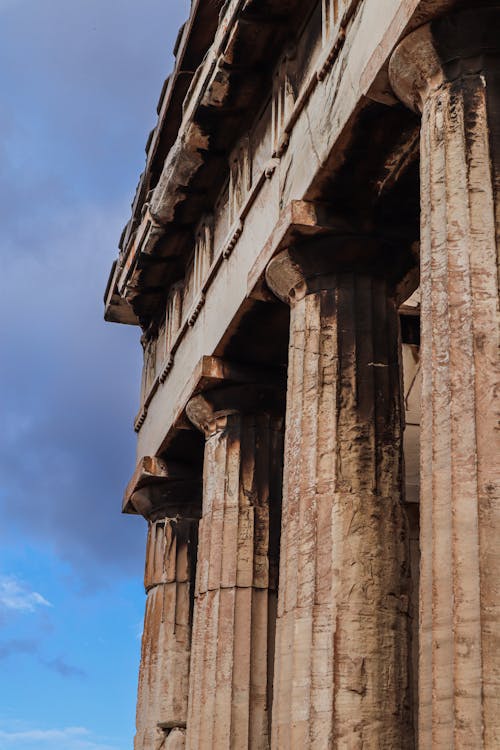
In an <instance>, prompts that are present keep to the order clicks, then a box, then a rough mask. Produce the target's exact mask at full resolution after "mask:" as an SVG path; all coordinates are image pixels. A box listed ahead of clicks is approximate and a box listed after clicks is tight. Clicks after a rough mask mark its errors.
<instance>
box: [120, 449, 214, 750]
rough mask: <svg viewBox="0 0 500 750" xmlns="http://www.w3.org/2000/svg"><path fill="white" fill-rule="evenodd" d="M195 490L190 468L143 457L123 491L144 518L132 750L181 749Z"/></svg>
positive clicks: (196, 505)
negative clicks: (140, 633) (141, 617)
mask: <svg viewBox="0 0 500 750" xmlns="http://www.w3.org/2000/svg"><path fill="white" fill-rule="evenodd" d="M200 490H201V481H200V480H198V479H197V478H196V474H195V473H194V472H193V469H192V468H190V467H187V466H183V465H180V464H172V463H171V462H170V463H167V462H165V461H162V460H161V459H158V458H149V457H148V458H145V459H143V461H142V462H141V464H140V465H139V467H138V469H137V471H136V473H135V475H134V478H133V479H132V482H131V484H130V485H129V488H128V489H127V494H126V497H127V499H128V500H129V501H130V503H131V505H132V506H133V508H134V509H135V510H136V512H138V513H141V514H142V515H144V517H145V518H146V520H147V521H148V539H147V547H146V567H145V574H144V586H145V589H146V594H147V600H146V613H145V617H144V630H143V636H142V648H141V663H140V669H139V690H138V696H137V712H136V727H137V732H136V736H135V740H134V750H183V748H184V745H185V731H186V722H187V703H188V690H189V662H190V653H191V624H192V599H193V587H194V577H195V568H196V548H197V536H198V518H199V515H200V510H201V502H200V501H201V497H200V494H201V492H200Z"/></svg>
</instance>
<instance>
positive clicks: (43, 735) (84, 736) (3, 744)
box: [0, 727, 117, 750]
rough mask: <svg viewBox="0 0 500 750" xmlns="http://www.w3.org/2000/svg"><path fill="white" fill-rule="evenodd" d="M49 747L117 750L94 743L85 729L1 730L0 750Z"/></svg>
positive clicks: (66, 749)
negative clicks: (39, 744)
mask: <svg viewBox="0 0 500 750" xmlns="http://www.w3.org/2000/svg"><path fill="white" fill-rule="evenodd" d="M38 743H42V744H43V745H47V746H48V748H49V749H50V750H117V748H116V747H115V746H112V745H108V744H103V743H101V742H99V741H94V740H93V739H92V738H91V733H90V731H89V730H88V729H85V728H84V727H66V728H64V729H23V730H17V731H5V730H0V750H10V749H11V748H23V747H24V748H28V747H29V748H31V747H35V746H36V747H38Z"/></svg>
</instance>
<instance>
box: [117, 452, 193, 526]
mask: <svg viewBox="0 0 500 750" xmlns="http://www.w3.org/2000/svg"><path fill="white" fill-rule="evenodd" d="M200 502H201V476H200V477H197V476H196V473H195V471H194V469H193V468H192V467H190V466H187V465H185V464H181V463H177V462H174V461H165V460H164V459H162V458H158V457H157V456H146V457H144V458H143V459H141V461H140V462H139V464H138V466H137V468H136V470H135V472H134V475H133V477H132V479H131V480H130V482H129V483H128V485H127V489H126V490H125V494H124V498H123V506H122V512H123V513H130V514H138V515H142V516H144V517H145V518H147V519H148V520H155V519H157V518H160V517H161V516H165V517H171V518H175V517H176V516H181V517H184V518H193V519H196V518H199V515H200V510H201V506H200Z"/></svg>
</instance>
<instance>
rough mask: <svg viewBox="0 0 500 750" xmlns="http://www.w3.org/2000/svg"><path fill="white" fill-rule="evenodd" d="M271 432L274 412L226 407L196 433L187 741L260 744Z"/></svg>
mask: <svg viewBox="0 0 500 750" xmlns="http://www.w3.org/2000/svg"><path fill="white" fill-rule="evenodd" d="M281 440H282V438H281V428H280V423H279V421H278V420H276V419H275V418H273V417H270V416H268V415H258V416H245V415H241V414H239V413H231V414H229V415H228V416H225V417H223V418H222V419H221V420H219V421H218V425H217V429H216V430H215V431H214V432H213V433H211V434H209V436H208V439H207V442H206V449H205V463H204V488H203V516H202V520H201V522H200V541H199V550H198V570H197V581H196V599H195V615H194V630H193V652H192V659H191V684H190V694H189V718H188V733H187V743H186V744H187V748H188V750H201V749H202V748H203V749H208V748H213V750H224V748H226V749H227V750H230V749H231V750H232V749H233V748H241V749H242V750H243V748H251V749H252V750H267V748H268V747H269V724H270V708H271V700H272V692H271V691H272V684H271V679H270V674H271V669H270V664H272V659H273V640H274V626H275V611H276V603H275V601H276V596H277V594H276V590H277V559H276V556H277V543H276V544H274V550H273V553H271V551H270V538H272V536H273V526H275V525H276V524H275V522H273V518H274V514H275V512H276V507H279V500H280V474H281V471H280V465H279V461H280V455H281V451H280V442H281ZM270 519H271V521H270ZM278 523H279V522H278ZM274 535H275V534H274ZM275 536H276V535H275Z"/></svg>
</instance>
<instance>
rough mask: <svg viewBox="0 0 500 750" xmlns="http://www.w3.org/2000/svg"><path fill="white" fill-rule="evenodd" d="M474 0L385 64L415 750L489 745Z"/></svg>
mask: <svg viewBox="0 0 500 750" xmlns="http://www.w3.org/2000/svg"><path fill="white" fill-rule="evenodd" d="M475 5H476V7H474V8H473V9H470V10H464V11H461V12H458V13H455V14H451V15H449V16H446V17H444V18H442V19H439V20H436V21H434V22H433V23H431V24H428V25H425V26H423V27H421V28H419V29H418V30H417V31H415V32H413V33H412V34H410V36H408V37H407V38H406V39H404V40H403V42H402V43H401V44H400V45H399V47H398V48H397V50H396V52H395V53H394V55H393V58H392V60H391V70H390V75H391V82H392V85H393V88H394V90H395V92H396V94H397V95H398V96H399V97H400V99H401V100H402V101H403V102H405V103H406V104H407V105H408V106H409V107H411V108H412V109H414V110H415V111H420V112H421V113H422V135H421V196H422V213H421V223H422V231H421V286H422V310H421V313H422V349H421V357H422V427H421V445H422V449H421V551H422V562H421V584H420V676H419V680H420V690H419V692H420V700H419V703H420V709H419V737H420V748H421V750H426V749H427V748H430V747H436V748H437V747H439V748H441V747H443V748H445V747H446V748H451V747H460V748H488V749H491V750H493V748H498V747H500V710H499V705H500V704H499V695H500V544H499V540H500V492H499V466H500V461H499V456H500V450H499V448H500V446H499V438H498V434H499V433H498V417H499V393H500V391H499V389H498V380H499V378H498V343H499V341H498V238H499V230H500V211H499V208H500V7H498V6H499V3H498V2H494V3H491V2H490V3H487V2H481V3H479V2H478V3H476V4H475ZM478 5H479V6H485V5H488V6H490V7H477V6H478ZM491 6H493V7H491Z"/></svg>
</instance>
